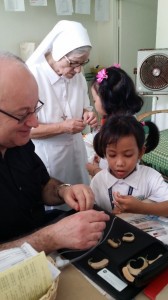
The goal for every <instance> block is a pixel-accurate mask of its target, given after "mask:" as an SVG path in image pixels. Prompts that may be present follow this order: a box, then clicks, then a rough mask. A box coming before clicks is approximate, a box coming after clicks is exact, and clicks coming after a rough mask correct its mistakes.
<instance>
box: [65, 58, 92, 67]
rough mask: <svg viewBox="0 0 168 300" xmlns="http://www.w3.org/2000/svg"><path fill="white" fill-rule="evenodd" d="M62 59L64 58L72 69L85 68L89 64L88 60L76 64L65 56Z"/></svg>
mask: <svg viewBox="0 0 168 300" xmlns="http://www.w3.org/2000/svg"><path fill="white" fill-rule="evenodd" d="M64 57H65V59H66V61H67V62H68V63H69V65H70V67H72V68H77V67H81V66H85V65H86V64H87V63H88V62H89V59H87V60H86V61H84V62H82V63H78V62H75V61H71V60H70V59H69V58H68V57H67V56H66V55H65V56H64Z"/></svg>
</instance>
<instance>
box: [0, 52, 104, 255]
mask: <svg viewBox="0 0 168 300" xmlns="http://www.w3.org/2000/svg"><path fill="white" fill-rule="evenodd" d="M42 106H43V103H42V102H41V101H40V100H39V99H38V87H37V83H36V80H35V78H34V76H33V75H32V74H31V72H30V71H29V70H28V68H27V67H26V65H25V64H24V62H22V61H21V60H20V59H19V58H17V57H16V56H14V55H12V54H10V53H0V153H1V154H0V191H1V196H0V227H1V233H0V242H1V245H0V249H1V250H2V249H7V248H10V247H15V246H20V245H21V244H22V243H23V242H24V241H27V242H28V243H30V244H31V245H32V246H33V247H34V248H35V249H36V250H37V251H41V250H44V251H45V252H46V253H49V252H51V251H53V250H55V249H60V248H75V249H87V248H90V247H92V246H94V245H96V243H97V241H98V240H99V239H100V237H101V235H102V231H103V230H104V228H105V226H106V223H105V222H106V221H108V220H109V216H108V215H106V214H105V213H104V212H97V211H95V210H93V209H91V208H92V206H93V202H94V196H93V194H92V191H91V190H90V188H89V187H88V186H85V185H83V184H78V185H73V186H68V185H64V184H63V185H62V183H61V182H60V181H58V180H56V179H53V178H50V177H49V174H48V172H47V170H46V167H45V166H44V164H43V163H42V161H41V159H40V158H39V157H38V156H37V155H36V154H35V152H34V145H33V144H32V142H31V141H30V131H31V129H32V127H34V128H35V127H37V126H38V120H37V116H36V113H37V112H38V111H39V110H40V109H41V108H42ZM64 201H65V202H66V203H67V204H68V205H69V206H71V207H72V208H73V209H75V210H76V211H79V212H77V213H75V214H73V215H71V216H68V217H65V218H63V219H61V220H60V221H58V222H56V223H52V224H50V225H47V226H46V221H47V219H46V213H45V210H44V205H57V204H60V203H63V202H64Z"/></svg>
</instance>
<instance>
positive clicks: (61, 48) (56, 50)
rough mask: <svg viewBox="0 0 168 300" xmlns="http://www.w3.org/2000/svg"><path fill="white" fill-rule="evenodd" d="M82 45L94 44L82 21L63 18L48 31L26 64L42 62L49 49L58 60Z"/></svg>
mask: <svg viewBox="0 0 168 300" xmlns="http://www.w3.org/2000/svg"><path fill="white" fill-rule="evenodd" d="M82 46H92V45H91V42H90V39H89V36H88V33H87V30H86V29H85V28H84V27H83V26H82V24H81V23H78V22H74V21H67V20H62V21H60V22H58V23H57V24H56V25H55V26H54V28H53V29H52V30H51V31H50V32H49V33H48V35H47V36H46V37H45V38H44V40H43V41H42V42H41V43H40V45H39V46H38V47H37V49H36V50H35V51H34V52H33V54H32V55H31V56H30V57H29V58H28V60H27V61H26V64H27V65H28V66H30V65H33V64H36V63H38V62H40V60H41V58H42V57H43V56H44V54H45V53H47V52H48V51H51V52H52V56H53V58H54V60H55V61H58V60H60V59H61V58H62V57H63V56H64V55H66V54H67V53H69V52H70V51H72V50H74V49H76V48H79V47H82Z"/></svg>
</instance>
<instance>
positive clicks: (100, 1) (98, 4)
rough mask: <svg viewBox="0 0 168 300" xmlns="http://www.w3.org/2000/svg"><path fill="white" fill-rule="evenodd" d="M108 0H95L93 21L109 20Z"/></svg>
mask: <svg viewBox="0 0 168 300" xmlns="http://www.w3.org/2000/svg"><path fill="white" fill-rule="evenodd" d="M109 11H110V6H109V0H95V21H100V22H105V21H109Z"/></svg>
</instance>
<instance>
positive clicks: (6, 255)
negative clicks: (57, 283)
mask: <svg viewBox="0 0 168 300" xmlns="http://www.w3.org/2000/svg"><path fill="white" fill-rule="evenodd" d="M37 254H38V252H37V251H36V250H35V249H34V248H33V247H32V246H31V245H30V244H28V243H24V244H23V245H22V246H21V247H15V248H11V249H7V250H3V251H0V272H2V271H5V270H7V269H9V268H11V267H13V266H14V265H17V264H19V263H20V262H23V261H24V260H26V259H28V258H30V257H33V256H36V255H37ZM48 267H49V270H50V272H51V275H52V279H53V280H55V279H56V278H57V276H58V275H59V274H60V270H58V268H56V267H55V266H54V265H53V264H52V263H51V262H50V261H48Z"/></svg>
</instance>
